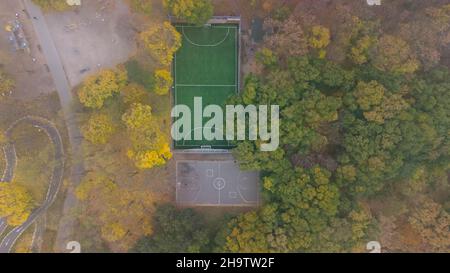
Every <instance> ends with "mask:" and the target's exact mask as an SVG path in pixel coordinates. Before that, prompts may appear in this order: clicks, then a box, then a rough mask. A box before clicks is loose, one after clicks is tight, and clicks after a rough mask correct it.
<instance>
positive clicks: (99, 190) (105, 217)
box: [75, 173, 156, 245]
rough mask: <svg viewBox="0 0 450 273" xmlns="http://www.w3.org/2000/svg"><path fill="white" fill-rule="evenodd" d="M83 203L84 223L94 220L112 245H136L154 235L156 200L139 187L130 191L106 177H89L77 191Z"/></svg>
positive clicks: (130, 186)
mask: <svg viewBox="0 0 450 273" xmlns="http://www.w3.org/2000/svg"><path fill="white" fill-rule="evenodd" d="M75 195H76V197H77V199H79V200H80V201H81V205H82V213H81V220H82V221H83V220H86V218H85V217H86V216H88V217H93V218H95V219H96V223H98V225H99V228H100V231H101V236H102V238H103V239H105V240H106V241H108V242H121V243H123V244H124V245H127V244H128V245H129V244H130V243H133V242H134V240H136V239H138V238H139V237H141V236H146V235H147V236H148V235H151V234H152V232H153V226H152V223H151V214H152V213H153V212H154V203H155V201H156V200H155V197H154V196H153V195H152V194H151V192H149V191H148V190H146V189H145V187H143V186H142V185H140V184H139V183H136V184H135V183H132V184H127V186H126V187H124V186H119V184H118V183H116V182H115V181H113V180H111V179H110V178H108V177H107V176H105V175H102V174H98V173H89V174H88V175H87V176H86V177H85V178H84V179H83V181H82V183H81V184H80V185H79V186H78V187H77V189H76V191H75Z"/></svg>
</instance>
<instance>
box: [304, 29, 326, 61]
mask: <svg viewBox="0 0 450 273" xmlns="http://www.w3.org/2000/svg"><path fill="white" fill-rule="evenodd" d="M330 36H331V35H330V30H329V29H328V28H326V27H324V26H320V25H317V26H313V27H312V29H311V36H310V38H309V46H310V47H312V48H313V49H316V50H318V57H319V58H320V59H323V58H325V56H326V54H327V52H326V50H325V48H326V47H327V46H328V44H330Z"/></svg>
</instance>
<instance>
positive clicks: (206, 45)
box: [181, 26, 230, 47]
mask: <svg viewBox="0 0 450 273" xmlns="http://www.w3.org/2000/svg"><path fill="white" fill-rule="evenodd" d="M181 31H182V33H183V37H184V38H185V39H186V40H187V41H188V42H189V43H190V44H192V45H194V46H198V47H216V46H220V45H221V44H223V43H224V42H225V41H226V40H227V39H228V36H230V28H227V34H225V37H224V38H223V39H222V40H221V41H219V42H217V43H215V44H204V45H202V44H197V43H195V42H193V41H192V40H191V39H190V38H189V36H187V34H186V32H185V31H184V26H182V27H181Z"/></svg>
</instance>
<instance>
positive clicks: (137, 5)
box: [130, 0, 153, 16]
mask: <svg viewBox="0 0 450 273" xmlns="http://www.w3.org/2000/svg"><path fill="white" fill-rule="evenodd" d="M130 5H131V9H132V10H133V11H134V12H141V13H143V14H145V15H147V16H150V15H151V14H152V10H153V9H152V1H150V0H130Z"/></svg>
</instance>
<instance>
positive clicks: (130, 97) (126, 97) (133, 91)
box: [121, 83, 148, 105]
mask: <svg viewBox="0 0 450 273" xmlns="http://www.w3.org/2000/svg"><path fill="white" fill-rule="evenodd" d="M121 94H122V100H123V102H124V103H125V104H127V105H131V104H133V103H145V102H146V99H147V98H148V93H147V91H146V90H145V89H144V87H143V86H142V85H140V84H136V83H131V84H128V85H127V86H125V87H124V88H123V89H122V92H121Z"/></svg>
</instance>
